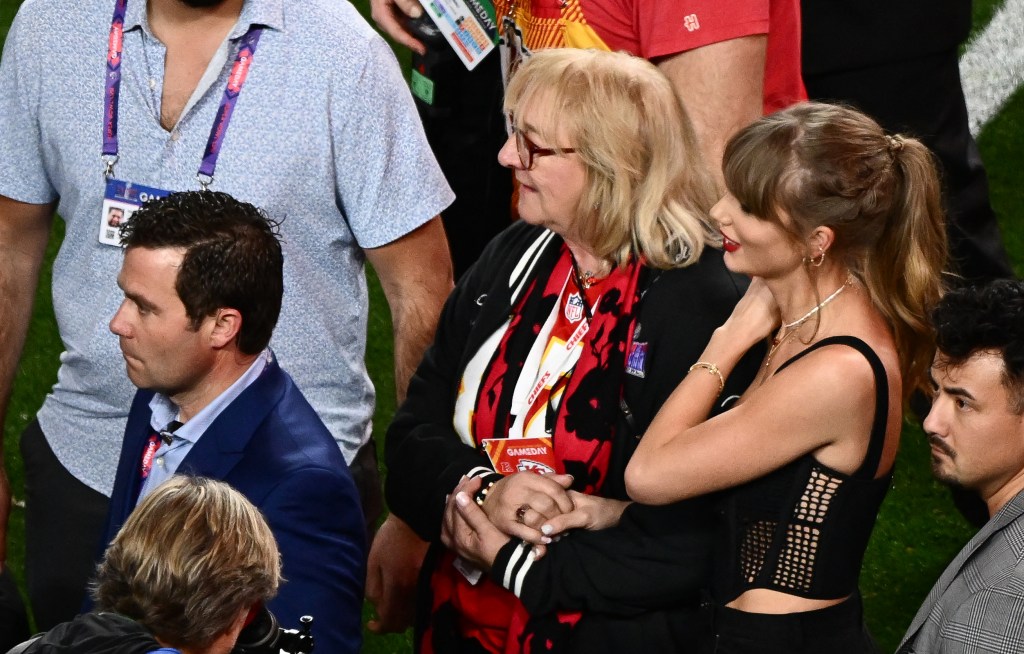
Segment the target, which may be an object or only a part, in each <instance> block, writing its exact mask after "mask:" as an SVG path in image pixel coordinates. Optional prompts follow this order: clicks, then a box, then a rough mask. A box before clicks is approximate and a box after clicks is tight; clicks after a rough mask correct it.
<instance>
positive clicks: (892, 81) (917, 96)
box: [804, 48, 1013, 281]
mask: <svg viewBox="0 0 1024 654" xmlns="http://www.w3.org/2000/svg"><path fill="white" fill-rule="evenodd" d="M804 82H805V83H806V85H807V93H808V95H810V97H811V98H813V99H816V100H826V101H841V102H845V103H847V104H851V105H853V106H855V107H857V108H859V109H861V110H862V111H864V112H866V113H867V114H869V115H870V116H872V117H873V118H875V120H877V121H878V122H879V123H880V124H881V125H882V126H883V127H884V128H885V129H886V130H888V131H894V132H904V133H909V134H910V135H911V136H916V137H918V138H920V139H921V141H923V142H924V144H925V145H926V146H928V148H929V149H931V151H932V152H933V153H934V154H935V156H936V157H937V158H938V160H939V163H940V165H941V169H942V178H943V185H944V189H945V193H946V208H947V211H948V218H947V220H948V231H949V241H950V254H951V256H952V259H953V263H954V268H955V269H957V270H958V271H959V272H960V273H961V274H962V275H963V276H964V277H965V278H967V279H968V280H975V281H982V280H988V279H994V278H1000V277H1013V269H1012V268H1011V267H1010V262H1009V257H1008V256H1007V254H1006V248H1005V247H1004V246H1003V241H1002V237H1001V236H1000V232H999V224H998V223H997V221H996V216H995V213H994V212H993V211H992V206H991V204H990V203H989V197H988V177H987V176H986V174H985V168H984V166H983V165H982V162H981V157H980V155H979V154H978V146H977V144H976V143H975V142H974V137H972V136H971V133H970V129H969V127H968V124H967V108H966V105H965V103H964V93H963V89H962V87H961V85H960V66H959V63H958V59H957V51H956V49H955V48H951V49H950V50H947V51H945V52H940V53H938V54H933V55H927V56H923V57H917V58H914V59H910V60H906V61H893V62H887V63H884V64H878V65H874V66H867V67H863V68H858V69H855V70H844V71H831V72H827V73H818V74H815V75H805V77H804Z"/></svg>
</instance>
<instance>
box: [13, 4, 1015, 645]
mask: <svg viewBox="0 0 1024 654" xmlns="http://www.w3.org/2000/svg"><path fill="white" fill-rule="evenodd" d="M339 1H342V0H339ZM1002 2H1003V0H979V1H976V2H975V20H976V23H977V25H976V28H978V27H981V26H983V25H984V24H985V23H986V22H987V21H988V20H990V19H991V17H992V15H993V13H994V12H995V10H996V9H997V8H998V7H999V6H1000V5H1001V4H1002ZM19 4H20V0H0V41H2V40H3V38H4V37H6V33H7V29H8V27H9V25H10V21H11V20H12V18H13V16H14V13H15V11H16V10H17V7H18V5H19ZM355 4H356V5H357V6H359V7H360V9H362V10H364V14H366V15H368V11H366V2H365V0H357V1H356V3H355ZM400 59H402V61H403V65H406V66H407V61H408V56H407V54H406V53H400ZM979 143H980V146H981V151H982V156H983V158H984V160H985V163H986V166H987V168H988V172H989V176H990V181H991V185H992V201H993V204H994V206H995V208H996V211H997V213H998V214H999V216H1000V222H1001V225H1002V228H1003V234H1004V239H1005V241H1006V244H1007V247H1008V249H1009V250H1010V254H1011V257H1012V258H1013V262H1014V264H1015V266H1016V269H1017V271H1018V274H1019V273H1020V272H1021V271H1022V270H1024V225H1022V223H1021V220H1022V219H1024V166H1021V165H1020V155H1019V153H1020V152H1024V91H1020V90H1018V91H1017V92H1016V94H1015V95H1014V96H1013V97H1012V98H1011V99H1010V101H1009V102H1008V103H1007V105H1006V106H1005V107H1004V108H1003V110H1002V112H1001V113H1000V114H999V116H998V117H997V118H996V119H995V120H993V121H992V122H991V123H989V124H988V125H987V126H986V128H985V130H984V131H983V133H982V134H981V137H980V140H979ZM62 235H63V232H62V228H61V223H60V222H59V221H57V225H56V226H55V228H54V236H53V239H52V242H51V245H50V257H49V258H48V260H49V261H52V256H53V253H54V252H55V251H56V247H57V245H58V244H59V242H60V239H61V237H62ZM49 287H50V271H49V269H48V268H47V269H46V270H44V272H43V277H42V279H41V280H40V285H39V288H40V291H39V294H38V297H37V302H36V307H35V314H34V317H33V322H32V327H31V330H30V333H29V338H28V344H27V345H26V348H25V353H24V356H23V358H22V361H21V366H20V369H19V373H18V378H17V381H16V383H15V389H14V395H13V397H12V400H11V405H10V410H9V412H8V420H7V424H6V426H5V430H4V444H5V448H4V451H5V452H6V453H7V457H6V465H7V470H8V472H9V474H10V476H11V480H12V487H13V489H14V493H15V496H16V498H17V497H20V496H21V489H22V485H23V475H22V469H21V461H20V458H19V456H18V447H17V439H18V435H19V434H20V433H21V430H22V429H23V428H24V426H25V425H26V424H27V423H28V422H29V421H30V420H31V418H32V416H33V414H34V413H35V411H36V409H37V408H38V407H39V405H40V403H41V401H42V398H43V396H44V395H45V394H46V392H47V391H48V389H49V387H50V386H51V385H52V384H53V383H54V381H55V380H56V368H57V357H58V355H59V353H60V349H61V348H60V341H59V339H58V337H57V333H56V327H55V325H54V318H53V311H52V309H51V307H50V295H49ZM391 361H392V354H391V336H390V319H389V316H388V311H387V306H386V304H385V303H384V300H383V296H382V294H381V292H380V289H379V287H378V286H377V285H376V283H375V282H374V283H373V287H372V308H371V314H370V323H369V337H368V348H367V362H368V366H369V369H370V374H371V376H372V377H373V380H374V383H375V384H376V385H377V389H378V399H379V406H378V407H377V412H376V416H375V421H374V424H375V432H376V433H377V435H378V442H380V441H381V438H382V435H383V430H384V428H385V427H386V425H387V424H388V422H389V420H390V418H391V415H392V414H393V412H394V381H393V379H392V375H391ZM928 457H929V454H928V447H927V445H926V443H925V441H924V438H923V436H922V434H921V432H920V430H919V429H918V428H917V427H916V426H913V425H908V426H907V428H906V429H905V430H904V437H903V444H902V449H901V452H900V455H899V459H898V463H897V470H896V477H895V482H894V485H893V488H892V491H891V492H890V494H889V497H888V499H887V500H886V502H885V505H884V506H883V508H882V513H881V516H880V518H879V521H878V525H877V527H876V529H875V532H874V536H873V538H872V541H871V545H870V547H869V549H868V552H867V557H866V559H865V562H864V568H863V573H862V576H861V585H862V590H863V594H864V598H865V604H866V610H867V619H868V623H869V626H870V628H871V629H872V631H873V633H874V634H875V636H876V638H877V639H878V641H879V643H880V644H881V645H882V647H883V649H885V650H887V651H891V650H893V649H895V647H896V645H897V644H898V642H899V638H900V636H901V635H902V633H903V631H904V630H905V628H906V626H907V624H908V623H909V622H910V619H911V618H912V617H913V614H914V612H915V611H916V610H917V607H918V605H919V604H920V602H921V600H922V599H923V597H924V595H925V594H926V593H927V591H928V589H929V588H930V587H931V584H932V583H933V581H934V580H935V578H936V577H937V576H938V575H939V573H940V572H941V571H942V569H943V568H944V567H945V565H946V564H947V562H948V561H949V560H950V559H951V558H952V557H953V555H954V554H955V553H956V552H957V551H958V550H959V549H960V547H961V546H962V545H963V544H964V543H965V542H966V541H967V540H968V539H969V538H970V536H971V534H972V533H973V530H972V529H971V528H970V527H969V526H968V525H967V524H966V523H965V522H964V520H963V519H962V518H961V517H960V516H959V514H958V513H957V512H956V510H955V509H954V508H953V506H952V503H951V502H950V500H949V495H948V492H947V491H946V490H945V489H944V488H943V487H941V486H940V485H938V484H937V483H935V482H934V481H933V480H932V479H931V474H930V470H929V464H928ZM23 534H24V510H23V509H22V508H21V507H19V506H17V505H16V506H15V508H14V511H13V513H12V517H11V529H10V534H9V539H8V541H9V550H8V562H9V564H10V565H11V567H12V569H13V570H14V572H15V574H16V575H17V576H18V577H19V579H20V577H21V573H22V562H23V559H24V544H23ZM364 651H365V652H370V653H384V652H408V651H411V646H410V644H409V639H408V637H407V636H406V635H395V636H389V637H378V636H374V635H372V634H367V639H366V644H365V646H364Z"/></svg>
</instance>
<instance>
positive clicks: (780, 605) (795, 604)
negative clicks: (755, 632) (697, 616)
mask: <svg viewBox="0 0 1024 654" xmlns="http://www.w3.org/2000/svg"><path fill="white" fill-rule="evenodd" d="M847 599H849V596H846V597H840V598H838V599H808V598H806V597H797V596H796V595H790V594H788V593H780V592H779V591H776V590H768V589H767V588H752V589H750V590H748V591H747V592H745V593H743V594H742V595H740V596H739V597H737V598H736V599H734V600H733V601H731V602H729V603H728V604H726V607H728V608H730V609H736V610H737V611H746V612H747V613H769V614H783V613H802V612H804V611H816V610H818V609H825V608H828V607H830V606H835V605H836V604H841V603H842V602H845V601H846V600H847Z"/></svg>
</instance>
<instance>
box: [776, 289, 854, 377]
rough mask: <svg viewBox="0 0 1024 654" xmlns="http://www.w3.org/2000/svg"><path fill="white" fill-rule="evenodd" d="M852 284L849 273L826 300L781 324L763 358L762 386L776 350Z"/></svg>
mask: <svg viewBox="0 0 1024 654" xmlns="http://www.w3.org/2000/svg"><path fill="white" fill-rule="evenodd" d="M852 283H853V274H852V273H851V274H849V275H847V276H846V281H845V282H843V284H842V286H840V287H839V288H837V289H836V290H834V291H833V292H832V294H831V295H829V296H828V297H827V298H825V299H824V300H822V301H821V302H819V303H818V304H817V305H815V306H814V307H813V308H812V309H811V310H810V311H808V312H807V313H805V314H804V315H802V316H800V317H799V318H797V319H796V320H794V321H793V322H787V323H783V324H782V326H781V327H779V331H778V333H776V334H775V336H774V337H772V344H771V346H770V347H769V348H768V356H767V357H765V360H764V368H763V369H762V374H763V377H762V378H761V383H762V384H763V383H764V382H765V380H766V379H768V368H769V367H770V366H771V365H772V357H773V356H775V353H776V352H777V351H778V349H779V348H780V347H782V344H783V343H785V342H786V341H788V340H789V337H790V336H792V335H793V334H795V333H797V332H798V331H800V328H801V327H803V325H804V323H806V322H807V321H808V320H810V319H811V318H812V317H814V315H815V314H816V313H818V312H819V311H821V310H822V309H824V308H825V306H826V305H827V304H828V303H829V302H831V301H832V300H834V299H836V298H837V297H839V294H840V293H842V292H843V291H845V290H846V287H847V286H849V285H851V284H852ZM783 332H785V333H783Z"/></svg>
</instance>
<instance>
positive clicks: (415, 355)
mask: <svg viewBox="0 0 1024 654" xmlns="http://www.w3.org/2000/svg"><path fill="white" fill-rule="evenodd" d="M445 296H447V292H445V293H444V294H443V295H442V296H441V297H440V300H439V301H438V300H437V298H436V297H433V296H431V295H430V294H425V296H424V298H422V299H421V300H420V301H419V302H417V303H415V305H413V306H411V307H404V308H402V309H400V310H399V312H396V314H397V315H393V316H392V320H393V324H394V330H395V395H396V396H397V397H398V403H399V404H401V403H402V402H404V401H405V394H406V392H407V391H408V389H409V380H410V379H412V374H413V373H414V372H415V371H416V367H417V366H418V365H419V364H420V361H421V360H422V359H423V353H424V352H425V351H426V349H427V347H428V346H429V345H430V343H431V342H432V341H433V339H434V331H435V330H436V329H437V318H438V316H439V315H440V313H441V307H442V305H443V304H444V298H445Z"/></svg>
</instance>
